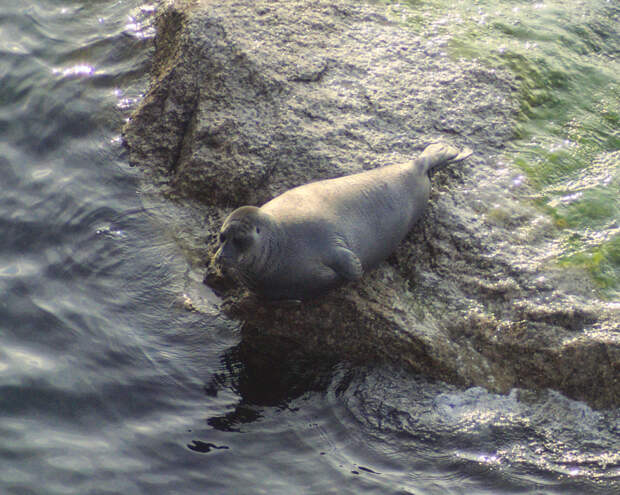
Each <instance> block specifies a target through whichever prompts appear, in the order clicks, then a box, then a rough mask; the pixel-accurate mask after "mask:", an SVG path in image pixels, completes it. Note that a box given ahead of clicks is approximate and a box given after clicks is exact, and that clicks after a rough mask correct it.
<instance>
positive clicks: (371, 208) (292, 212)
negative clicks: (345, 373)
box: [216, 144, 471, 299]
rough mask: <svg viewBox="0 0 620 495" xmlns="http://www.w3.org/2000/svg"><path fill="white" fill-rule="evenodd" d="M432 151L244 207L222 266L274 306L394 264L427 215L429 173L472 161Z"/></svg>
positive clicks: (449, 151)
mask: <svg viewBox="0 0 620 495" xmlns="http://www.w3.org/2000/svg"><path fill="white" fill-rule="evenodd" d="M470 154H471V150H469V149H466V150H464V151H462V152H459V151H458V150H457V149H455V148H453V147H451V146H448V145H445V144H432V145H430V146H428V147H427V148H426V149H425V150H424V152H423V153H422V154H421V155H420V156H419V157H418V158H417V159H416V160H414V161H413V162H410V163H406V164H398V165H391V166H387V167H381V168H376V169H374V170H369V171H367V172H362V173H359V174H354V175H349V176H345V177H339V178H336V179H329V180H323V181H318V182H311V183H309V184H305V185H303V186H299V187H296V188H294V189H291V190H289V191H286V192H285V193H283V194H281V195H280V196H277V197H276V198H274V199H272V200H271V201H269V202H267V203H265V204H264V205H263V206H261V207H260V208H257V207H254V206H242V207H241V208H238V209H237V210H235V211H233V212H232V213H231V214H230V215H229V216H228V218H227V219H226V220H225V221H224V224H223V225H222V228H221V230H220V248H219V249H218V252H217V253H216V260H217V262H219V264H220V265H221V266H222V268H223V269H224V271H225V272H230V273H231V274H233V275H234V276H236V277H237V278H238V279H239V280H241V281H242V282H243V283H244V284H245V285H247V286H248V287H249V288H250V289H251V290H252V291H254V292H256V293H257V294H259V295H261V296H263V297H265V298H268V299H307V298H309V297H313V296H316V295H319V294H322V293H324V292H325V291H326V290H328V289H331V288H333V287H335V286H337V285H339V284H341V283H343V282H345V281H347V280H356V279H358V278H360V277H361V276H362V273H363V272H364V271H367V270H369V269H371V268H373V267H375V266H376V265H377V264H378V263H379V262H381V261H382V260H384V259H385V258H387V257H388V256H389V255H390V253H392V251H393V250H394V249H395V248H396V246H397V245H398V243H399V242H400V241H401V240H402V239H403V238H404V237H405V235H406V234H407V232H409V230H410V229H411V227H412V226H413V224H414V223H415V222H416V220H417V219H418V218H419V217H420V216H421V214H422V213H423V212H424V209H425V207H426V204H427V202H428V197H429V190H430V181H429V178H428V172H429V170H430V169H432V168H434V167H437V166H439V165H444V164H447V163H451V162H456V161H460V160H463V159H465V158H467V157H468V156H469V155H470Z"/></svg>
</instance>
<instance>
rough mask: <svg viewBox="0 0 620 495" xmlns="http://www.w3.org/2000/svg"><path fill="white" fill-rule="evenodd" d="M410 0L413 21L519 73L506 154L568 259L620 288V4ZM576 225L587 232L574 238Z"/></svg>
mask: <svg viewBox="0 0 620 495" xmlns="http://www.w3.org/2000/svg"><path fill="white" fill-rule="evenodd" d="M408 5H409V6H410V9H411V15H405V18H404V19H403V21H404V23H405V24H407V25H408V26H410V27H411V29H414V30H416V31H418V32H420V33H421V34H433V35H435V36H439V37H441V36H444V37H445V38H446V40H447V52H448V54H449V55H450V56H451V57H453V58H457V59H458V58H465V59H477V60H479V61H481V62H483V63H485V64H488V65H490V66H492V67H497V68H503V69H507V70H509V71H511V72H512V74H513V75H514V76H515V79H516V81H517V82H518V85H519V106H520V112H519V119H518V120H519V121H518V124H517V126H516V129H515V137H514V141H513V142H512V143H511V144H510V146H509V147H508V150H507V154H506V157H505V158H506V159H507V160H508V161H512V162H513V163H514V164H515V165H516V166H517V167H519V168H520V169H521V170H522V171H523V173H524V174H525V175H526V176H527V178H528V179H529V182H530V183H531V184H532V186H533V187H534V188H535V189H536V190H537V191H538V194H539V197H538V200H537V204H538V205H539V206H540V207H541V209H542V210H543V211H545V212H546V213H548V214H549V215H551V217H552V218H553V219H554V221H555V224H556V226H557V227H558V228H559V229H561V234H560V235H561V236H563V238H564V239H565V241H564V242H563V245H564V246H565V248H564V249H563V250H562V252H561V253H560V254H559V257H558V261H559V263H560V265H564V266H567V265H570V266H581V267H583V268H586V269H587V270H588V271H589V272H590V273H591V275H592V277H593V279H594V280H595V281H596V282H597V283H598V284H599V286H601V287H602V288H603V289H604V290H603V294H602V295H604V296H607V297H616V296H618V294H619V291H620V260H619V259H618V256H617V252H618V244H619V243H620V241H618V239H619V236H620V234H619V233H618V231H619V229H620V192H619V191H620V154H618V153H615V152H617V151H618V150H620V130H619V125H620V76H618V74H620V63H619V62H618V60H619V57H618V54H619V53H620V33H619V29H618V25H619V23H620V7H619V6H618V5H613V4H610V3H608V2H604V1H602V0H600V1H593V2H589V3H587V4H586V3H583V2H580V3H574V4H567V3H566V2H562V1H560V0H548V1H545V2H532V1H527V0H504V1H498V0H495V1H492V0H478V1H464V0H461V1H456V2H454V1H452V2H451V1H447V0H432V1H427V2H425V1H420V0H417V1H410V2H408ZM401 15H402V14H401ZM575 232H577V234H578V237H579V238H580V239H582V240H581V241H580V242H579V243H571V242H568V241H567V239H568V238H570V237H571V236H573V235H574V233H575ZM601 239H603V240H601Z"/></svg>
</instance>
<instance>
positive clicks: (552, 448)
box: [0, 0, 620, 495]
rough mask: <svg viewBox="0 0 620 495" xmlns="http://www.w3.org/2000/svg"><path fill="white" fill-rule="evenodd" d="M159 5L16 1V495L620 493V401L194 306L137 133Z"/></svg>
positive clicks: (4, 121)
mask: <svg viewBox="0 0 620 495" xmlns="http://www.w3.org/2000/svg"><path fill="white" fill-rule="evenodd" d="M152 10H153V7H152V6H151V5H148V4H144V3H141V2H139V1H137V0H129V1H119V0H104V1H100V2H71V1H68V0H47V1H46V0H39V1H31V2H24V1H23V0H20V1H19V2H18V1H11V0H4V2H3V5H2V7H1V8H0V102H1V105H0V130H1V135H2V139H1V140H0V166H1V169H2V175H1V178H0V184H1V188H0V229H1V230H0V231H1V232H2V234H1V236H0V293H1V294H2V296H3V297H2V299H1V302H0V439H1V440H0V492H2V493H7V494H20V495H21V494H29V493H32V494H39V493H45V494H54V493H58V494H72V493H76V494H84V493H93V494H104V493H109V494H117V493H123V494H138V493H152V494H156V493H161V494H168V493H218V494H220V493H221V494H227V493H270V494H278V493H282V494H290V493H310V494H312V493H315V494H325V493H339V494H341V493H355V494H374V493H377V494H392V493H393V494H403V493H424V494H429V493H431V494H432V493H438V494H439V493H441V494H445V493H498V492H505V493H526V492H527V493H601V494H603V493H604V494H607V493H610V494H611V493H617V492H618V490H620V453H619V450H620V449H618V445H620V411H618V410H614V411H598V412H597V411H593V410H591V409H590V408H589V407H587V406H586V405H584V404H582V403H578V402H574V401H571V400H568V399H566V398H564V397H562V396H561V395H559V394H557V393H554V392H541V393H539V394H535V393H531V392H525V391H518V390H515V391H513V392H512V393H511V394H510V395H508V396H498V395H494V394H489V393H487V392H485V391H484V390H481V389H476V388H474V389H470V390H465V391H463V390H458V389H456V388H454V387H452V386H449V385H446V384H443V383H434V382H429V381H427V380H425V379H424V378H422V377H416V376H411V375H409V374H406V373H404V372H402V371H401V370H398V369H391V368H386V367H375V368H355V369H349V368H347V367H346V366H344V365H342V364H339V363H316V362H313V361H312V360H307V361H306V360H303V359H302V360H300V359H299V358H298V356H287V354H286V353H284V352H279V351H278V347H277V346H274V354H273V355H270V356H261V355H256V353H254V352H253V350H252V349H248V348H247V347H246V346H245V345H244V342H243V341H241V340H240V336H239V329H238V328H237V325H236V324H235V323H234V322H230V321H227V320H226V319H225V318H223V317H222V316H221V315H220V314H219V313H218V312H217V311H216V309H215V307H214V306H212V307H211V310H210V311H209V309H208V307H209V298H210V297H211V296H210V294H209V293H208V291H207V289H206V288H205V289H203V290H204V291H205V292H204V293H203V294H202V295H203V296H204V301H206V306H207V311H206V313H198V312H195V311H190V310H189V309H191V308H189V307H188V305H187V300H186V299H185V297H184V293H185V291H186V290H187V287H188V284H190V285H191V281H192V280H194V279H196V278H199V274H195V273H192V272H191V270H190V269H188V268H187V263H186V262H185V260H184V258H183V253H180V252H179V251H178V248H177V247H176V244H175V242H174V241H173V238H174V236H173V235H171V234H170V233H168V232H166V231H165V229H163V228H162V226H161V224H160V223H158V222H157V221H156V220H154V219H153V217H152V216H151V214H150V213H149V211H148V209H147V210H145V209H144V208H143V205H144V203H145V202H146V201H147V199H148V195H147V192H146V191H145V190H144V189H143V186H142V184H141V183H140V175H139V172H138V171H136V170H133V169H131V168H130V167H129V166H128V165H127V161H126V157H125V155H124V152H123V149H122V146H121V142H120V127H121V125H122V123H123V120H124V119H125V118H127V116H128V112H129V110H130V108H131V106H132V104H133V103H134V102H135V101H136V99H137V98H139V97H140V91H142V90H143V89H144V87H145V84H146V81H147V77H146V73H147V71H148V60H149V56H150V55H152V47H151V41H152V35H153V33H152V27H151V24H150V23H151V22H152ZM616 81H617V80H616ZM616 83H617V82H616ZM541 132H542V134H543V135H544V134H545V133H544V132H543V131H541ZM532 136H533V135H532ZM543 137H544V136H543ZM523 139H526V138H525V137H524V138H523ZM528 139H533V138H531V137H530V138H528ZM539 139H542V138H540V137H539ZM603 152H606V150H603V151H601V153H603ZM603 168H604V167H603ZM597 170H599V169H597ZM607 170H612V172H613V170H614V169H613V168H610V167H608V168H607ZM580 173H583V174H585V175H586V177H587V178H588V180H589V181H590V182H589V183H592V184H593V185H594V187H593V191H594V192H592V193H591V194H597V191H605V190H606V189H605V188H606V187H611V186H610V185H608V184H607V183H605V181H604V180H602V179H597V177H599V176H598V175H596V173H594V172H593V173H592V174H589V173H588V172H587V170H586V171H583V170H582V171H581V172H580ZM613 173H617V169H616V172H613ZM607 175H608V173H607ZM607 175H606V174H602V175H601V177H606V176H607ZM616 177H617V176H616ZM597 181H599V182H597ZM556 185H557V184H556ZM139 191H142V192H141V194H138V192H139ZM541 191H543V192H542V193H541V194H542V197H543V203H544V204H546V205H550V206H551V207H553V205H551V202H552V199H549V198H552V197H555V196H553V193H552V192H550V191H549V190H545V189H544V186H541ZM612 223H613V221H612V219H610V218H607V217H606V218H605V219H603V220H601V223H598V224H596V225H595V226H594V227H592V228H591V229H581V230H580V228H579V225H577V226H573V227H571V228H573V229H574V231H575V233H577V234H579V235H582V236H584V237H588V236H590V235H591V234H596V233H597V232H598V233H600V235H604V236H606V237H605V238H606V239H607V238H609V237H610V234H609V232H608V231H609V230H610V229H611V230H613V227H608V225H611V224H612ZM616 228H617V225H616ZM611 237H612V238H613V235H612V236H611ZM614 242H615V241H614ZM579 249H581V248H579ZM584 249H586V250H585V251H583V250H582V251H580V252H582V253H585V255H584V256H589V254H588V253H589V251H587V249H590V247H587V248H584ZM592 256H594V254H592ZM612 277H613V275H612ZM196 285H198V288H197V287H196ZM611 286H613V284H612V285H611ZM611 286H610V287H611ZM193 290H195V291H198V292H199V291H200V290H201V289H200V286H199V284H194V288H193ZM274 355H275V356H276V358H275V359H274ZM319 364H320V366H319Z"/></svg>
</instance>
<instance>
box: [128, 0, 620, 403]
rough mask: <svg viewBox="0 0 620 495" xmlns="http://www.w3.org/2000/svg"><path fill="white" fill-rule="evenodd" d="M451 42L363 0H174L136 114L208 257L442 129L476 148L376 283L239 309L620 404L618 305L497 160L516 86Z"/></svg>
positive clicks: (300, 341) (248, 327) (325, 335)
mask: <svg viewBox="0 0 620 495" xmlns="http://www.w3.org/2000/svg"><path fill="white" fill-rule="evenodd" d="M445 43H446V40H444V39H441V38H433V37H428V36H424V37H423V36H421V35H419V34H416V33H415V32H413V31H411V30H410V29H408V28H407V27H406V26H403V25H401V24H399V23H398V22H396V21H395V20H394V18H393V17H391V16H390V17H388V16H386V14H385V7H384V6H382V5H375V4H364V3H363V2H358V1H354V0H336V1H329V2H323V1H313V2H309V1H307V0H293V1H290V2H284V3H273V2H268V1H249V0H244V1H235V2H228V1H209V2H206V1H204V2H189V1H187V2H186V1H176V2H172V3H168V4H166V5H164V6H163V7H162V8H161V9H160V13H159V14H158V20H157V36H156V39H155V46H156V52H155V59H154V62H153V81H152V84H151V87H150V90H149V92H148V94H147V95H146V96H145V98H144V99H143V101H142V102H141V104H140V105H139V107H138V108H137V109H136V111H135V113H134V115H133V116H132V118H131V120H130V122H129V123H128V124H127V126H126V127H125V129H124V138H125V141H126V143H127V145H128V147H129V150H130V160H131V162H132V164H135V165H138V166H140V167H141V168H142V169H143V170H144V171H145V174H146V176H147V177H149V178H150V183H151V184H156V185H157V186H158V190H159V191H161V193H162V194H164V195H165V196H166V197H167V198H170V199H171V200H173V201H175V202H176V203H177V204H180V205H181V209H183V210H184V211H185V212H188V213H187V215H184V216H183V220H175V219H174V218H169V219H168V221H169V222H171V223H172V225H173V227H174V230H175V231H176V232H180V233H179V234H178V237H179V239H180V243H181V244H182V245H183V247H184V248H185V252H186V253H187V255H188V262H189V263H190V265H193V266H194V267H197V266H199V265H200V264H201V263H204V262H207V260H208V255H209V252H210V250H209V248H208V247H205V246H204V240H205V235H206V236H207V237H208V238H210V239H211V240H212V241H213V240H214V238H215V235H214V234H215V233H217V231H218V229H219V226H220V224H221V221H222V220H223V218H224V217H225V216H226V215H227V214H228V213H230V211H232V209H234V208H236V207H238V206H241V205H243V204H254V205H260V204H262V203H264V202H266V201H267V200H269V199H270V198H272V197H274V196H275V195H277V194H279V193H281V192H283V191H285V190H286V189H289V188H291V187H294V186H297V185H300V184H303V183H306V182H309V181H312V180H317V179H324V178H329V177H336V176H341V175H345V174H349V173H354V172H359V171H362V170H366V169H369V168H373V167H377V166H382V165H387V164H391V163H396V162H399V161H403V160H410V159H412V158H413V157H415V156H416V155H417V154H418V153H419V152H420V151H421V150H422V149H423V148H424V147H425V145H427V144H428V143H430V142H432V141H436V140H438V139H443V140H447V141H450V142H452V143H453V144H454V145H455V146H459V147H463V146H469V147H471V148H473V149H474V151H475V156H473V157H472V158H470V160H469V162H468V163H466V164H459V165H457V166H452V167H451V168H447V169H446V170H443V171H441V172H439V173H437V174H435V176H434V177H433V178H432V183H433V185H432V188H433V191H432V195H431V202H430V205H429V208H428V210H427V212H426V214H425V216H424V218H423V219H422V221H421V222H420V223H419V224H418V225H417V226H416V227H415V228H414V230H413V231H412V232H411V233H410V234H409V236H408V237H407V239H406V240H405V241H404V242H403V243H402V244H401V246H400V247H399V248H398V250H397V252H396V253H394V255H393V256H392V257H391V258H390V259H389V260H388V262H386V263H384V264H383V265H382V266H381V267H380V268H379V269H377V270H375V271H373V272H371V273H367V274H365V276H364V277H363V279H362V280H361V281H360V282H358V283H356V284H351V285H348V286H345V287H343V288H341V289H338V290H336V291H333V292H331V293H329V294H327V295H326V296H325V297H323V298H321V299H319V300H314V301H309V302H306V303H304V304H302V305H300V306H297V307H286V306H284V307H282V306H272V305H264V304H261V303H260V302H257V301H254V300H253V299H252V298H251V297H246V296H245V295H243V294H242V293H241V292H240V291H239V290H228V289H227V290H226V294H225V300H224V303H223V305H222V308H223V310H224V311H225V312H226V313H227V314H228V315H229V316H231V317H235V318H238V319H240V320H241V321H242V322H243V337H244V339H246V340H247V341H249V342H251V341H253V340H252V339H254V340H255V341H256V342H257V345H258V342H261V341H262V340H263V339H261V338H255V336H260V335H269V336H270V337H277V338H280V339H281V340H282V341H283V342H286V345H287V346H290V344H293V345H294V346H295V348H297V349H303V350H304V351H307V352H308V353H309V354H318V355H323V356H325V357H326V358H327V357H332V358H335V359H340V360H341V359H347V360H352V361H372V360H389V361H393V362H397V363H403V364H405V365H407V366H408V367H410V368H411V369H413V370H415V371H418V372H422V373H425V374H427V375H430V376H433V377H437V378H441V379H443V380H447V381H449V382H452V383H456V384H460V385H468V386H469V385H478V386H483V387H486V388H488V389H490V390H493V391H500V392H507V391H508V390H510V389H511V388H513V387H517V386H518V387H520V388H546V387H550V388H553V389H557V390H560V391H562V392H563V393H565V394H566V395H568V396H570V397H573V398H576V399H582V400H585V401H587V402H589V403H591V404H593V405H595V406H598V407H606V406H613V405H618V404H620V400H619V398H620V378H619V371H620V335H619V330H618V319H619V318H618V309H617V306H616V307H615V308H614V307H613V306H612V305H609V304H607V305H606V304H605V303H603V302H600V301H597V299H596V297H595V291H594V289H593V287H592V286H591V283H590V281H589V279H588V278H587V276H586V275H585V274H584V273H583V272H579V271H568V270H567V269H561V270H560V269H558V268H556V267H555V266H554V264H553V262H552V260H553V254H554V242H555V237H554V235H553V230H554V227H553V224H552V221H551V220H550V219H547V218H545V217H543V216H542V215H541V214H540V213H539V212H538V211H537V210H536V209H535V208H534V207H533V206H530V205H529V204H528V200H527V198H528V197H531V196H532V191H531V190H530V189H529V188H528V186H527V184H526V183H525V180H524V179H523V177H522V176H520V175H519V172H518V171H516V170H512V169H511V168H510V167H508V166H507V165H505V164H503V163H502V162H501V160H500V158H499V156H500V154H501V152H502V149H503V148H504V146H505V144H506V143H507V142H508V140H509V139H510V137H511V135H512V126H513V122H514V118H515V114H516V102H515V96H516V83H515V82H514V81H513V80H512V79H511V77H510V75H509V74H507V73H504V72H501V71H498V70H494V69H491V68H488V67H484V66H482V65H480V64H479V63H477V62H472V61H458V62H457V61H453V60H451V59H449V58H448V57H447V56H446V54H445V53H444V48H445ZM175 222H178V225H175ZM183 222H185V224H184V225H181V224H182V223H183ZM209 236H211V237H209ZM202 266H203V268H204V265H202ZM213 274H214V273H213V272H211V275H213ZM215 275H217V274H215ZM209 280H215V281H217V276H211V277H209ZM268 340H269V342H270V344H269V345H270V346H273V342H274V339H273V338H270V339H268ZM283 348H284V347H283ZM270 351H271V350H270ZM270 354H271V355H273V352H270ZM276 354H277V353H276Z"/></svg>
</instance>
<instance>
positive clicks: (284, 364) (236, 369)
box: [205, 332, 337, 432]
mask: <svg viewBox="0 0 620 495" xmlns="http://www.w3.org/2000/svg"><path fill="white" fill-rule="evenodd" d="M221 360H222V364H223V366H224V369H225V371H224V372H220V373H217V374H216V375H214V376H213V378H212V379H211V381H210V382H209V383H208V384H207V385H206V386H205V393H206V394H207V396H208V397H217V394H218V391H219V390H221V389H228V390H231V391H233V392H234V393H236V394H237V395H238V396H239V398H240V400H239V403H238V404H237V405H236V406H235V408H234V410H233V411H231V412H229V413H227V414H225V415H224V416H217V417H212V418H209V419H208V420H207V423H208V424H209V425H210V426H212V427H213V428H215V429H217V430H221V431H237V432H238V431H240V430H239V425H241V424H244V423H251V422H254V421H256V420H258V419H259V418H260V417H261V409H262V408H265V407H275V408H279V409H284V408H287V407H288V404H289V403H290V402H291V401H292V400H294V399H297V398H299V397H300V396H302V395H304V394H306V393H309V392H324V391H325V390H326V389H327V388H328V386H329V384H330V382H331V379H332V375H333V369H334V366H335V365H336V364H337V363H336V361H329V360H326V359H325V356H312V355H308V354H306V353H304V352H303V351H302V350H300V349H299V346H298V345H295V344H294V343H293V342H286V341H283V339H281V338H275V337H270V336H258V335H252V336H248V335H247V332H246V335H245V336H244V338H242V340H241V342H240V343H239V344H238V345H236V346H234V347H232V348H231V349H229V350H227V351H226V352H225V353H224V355H223V356H222V358H221Z"/></svg>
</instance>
